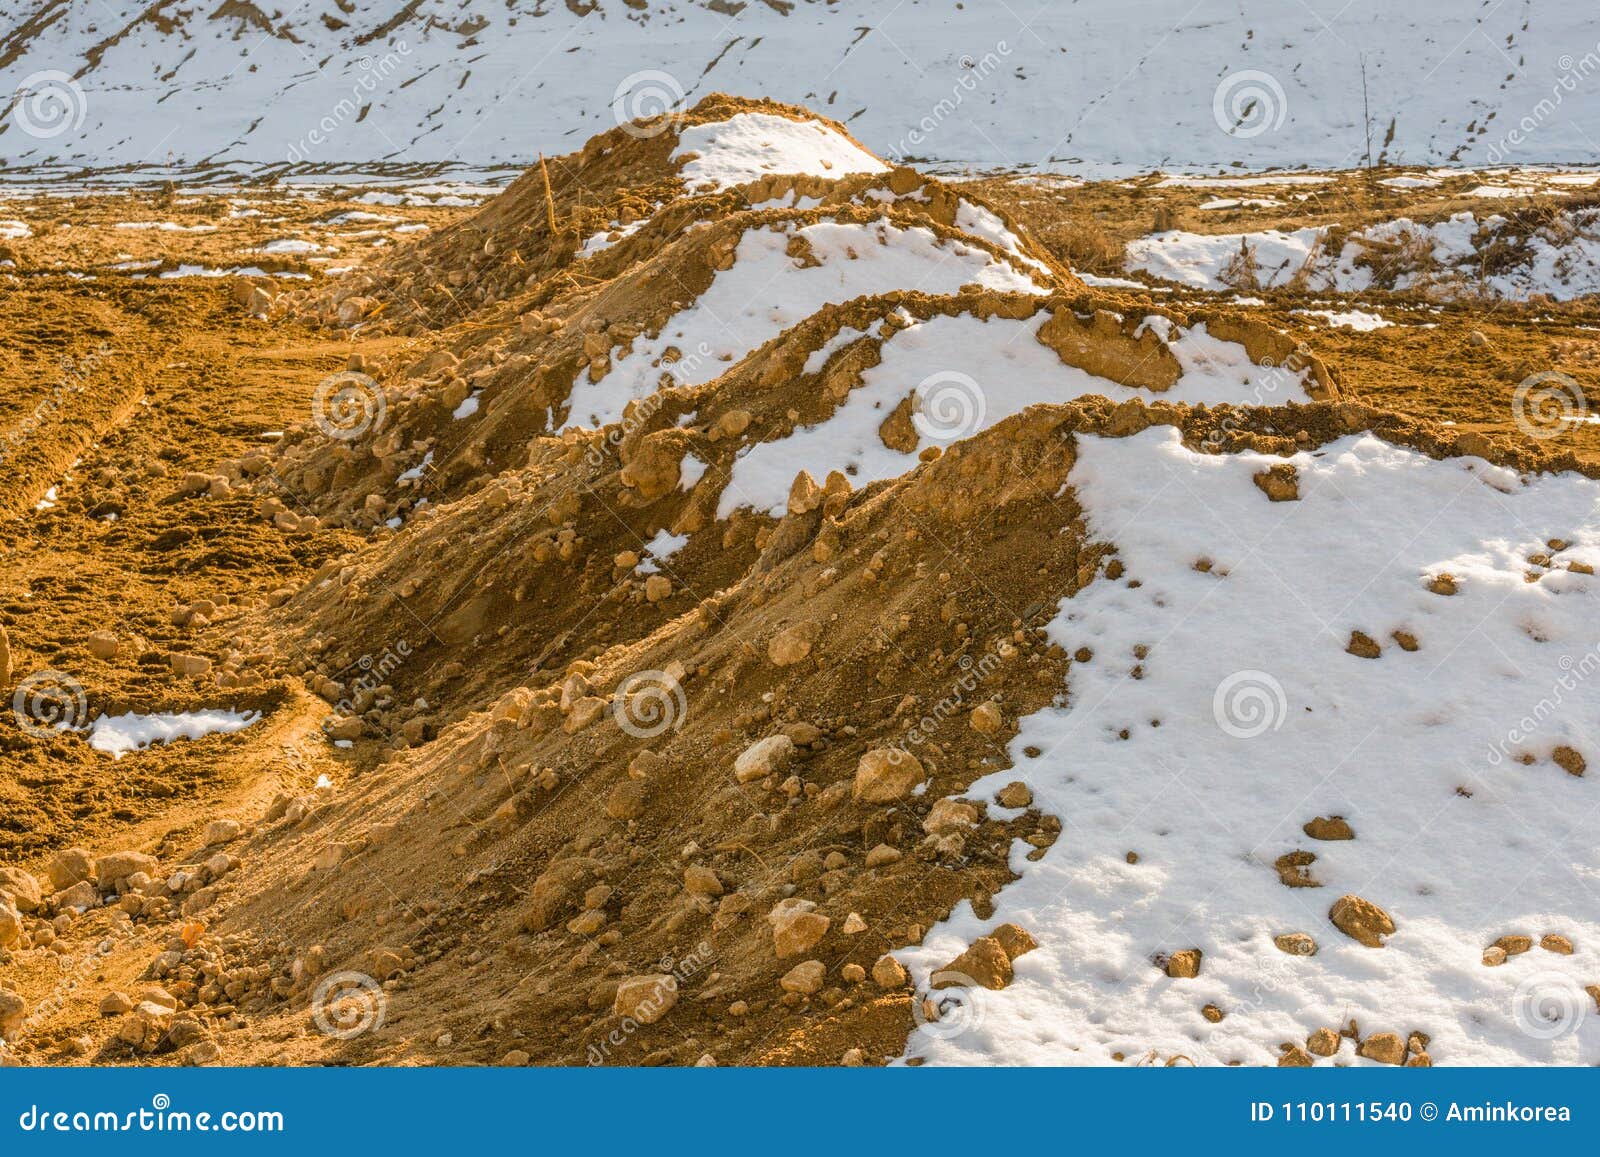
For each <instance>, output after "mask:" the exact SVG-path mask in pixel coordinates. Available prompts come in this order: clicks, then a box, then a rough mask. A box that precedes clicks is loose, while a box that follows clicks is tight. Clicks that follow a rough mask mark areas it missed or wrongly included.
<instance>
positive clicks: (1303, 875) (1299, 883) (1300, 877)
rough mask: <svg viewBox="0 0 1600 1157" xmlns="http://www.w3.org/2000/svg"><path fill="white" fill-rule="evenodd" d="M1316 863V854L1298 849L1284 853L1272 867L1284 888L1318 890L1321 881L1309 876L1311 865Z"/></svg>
mask: <svg viewBox="0 0 1600 1157" xmlns="http://www.w3.org/2000/svg"><path fill="white" fill-rule="evenodd" d="M1316 862H1317V857H1316V853H1314V852H1308V851H1305V850H1304V849H1300V850H1296V851H1293V852H1285V853H1284V854H1283V855H1281V856H1279V857H1278V858H1277V860H1276V862H1274V863H1273V865H1272V866H1273V867H1274V868H1276V869H1277V871H1278V882H1279V883H1281V884H1282V885H1283V886H1284V887H1286V888H1320V887H1322V881H1320V880H1317V879H1313V878H1312V875H1311V865H1312V864H1314V863H1316Z"/></svg>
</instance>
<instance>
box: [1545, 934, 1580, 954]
mask: <svg viewBox="0 0 1600 1157" xmlns="http://www.w3.org/2000/svg"><path fill="white" fill-rule="evenodd" d="M1539 947H1540V948H1543V949H1544V950H1545V951H1546V952H1559V953H1560V954H1561V955H1562V956H1571V955H1572V941H1570V940H1568V939H1567V938H1566V937H1565V936H1562V935H1559V934H1557V933H1555V932H1550V933H1546V934H1545V935H1543V936H1541V937H1539Z"/></svg>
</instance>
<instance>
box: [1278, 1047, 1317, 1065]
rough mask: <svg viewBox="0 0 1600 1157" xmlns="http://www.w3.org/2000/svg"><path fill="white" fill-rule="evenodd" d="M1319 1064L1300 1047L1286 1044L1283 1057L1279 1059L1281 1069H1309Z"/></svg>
mask: <svg viewBox="0 0 1600 1157" xmlns="http://www.w3.org/2000/svg"><path fill="white" fill-rule="evenodd" d="M1316 1063H1317V1062H1316V1061H1314V1060H1312V1059H1311V1054H1310V1053H1308V1052H1306V1050H1305V1049H1303V1048H1301V1047H1300V1046H1299V1045H1294V1044H1286V1045H1284V1046H1283V1055H1282V1056H1280V1057H1279V1058H1278V1067H1279V1068H1280V1069H1309V1068H1310V1067H1311V1066H1312V1065H1314V1064H1316Z"/></svg>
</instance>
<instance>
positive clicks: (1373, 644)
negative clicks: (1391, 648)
mask: <svg viewBox="0 0 1600 1157" xmlns="http://www.w3.org/2000/svg"><path fill="white" fill-rule="evenodd" d="M1344 649H1345V653H1346V654H1350V655H1354V656H1355V657H1356V658H1358V659H1376V658H1377V657H1378V656H1379V655H1382V654H1383V648H1382V647H1380V646H1378V643H1377V640H1375V639H1373V638H1372V636H1370V635H1368V634H1366V633H1364V632H1362V631H1351V632H1350V641H1349V642H1348V643H1346V644H1345V646H1344Z"/></svg>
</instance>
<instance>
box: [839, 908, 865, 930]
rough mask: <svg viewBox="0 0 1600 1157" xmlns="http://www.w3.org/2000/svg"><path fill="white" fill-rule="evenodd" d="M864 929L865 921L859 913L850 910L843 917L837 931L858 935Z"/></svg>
mask: <svg viewBox="0 0 1600 1157" xmlns="http://www.w3.org/2000/svg"><path fill="white" fill-rule="evenodd" d="M866 930H867V922H866V921H865V920H863V919H862V918H861V913H859V912H852V913H850V915H848V916H846V917H845V918H844V924H843V925H841V926H840V928H839V931H841V932H843V933H844V934H845V935H846V936H859V935H860V934H861V933H863V932H865V931H866Z"/></svg>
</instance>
